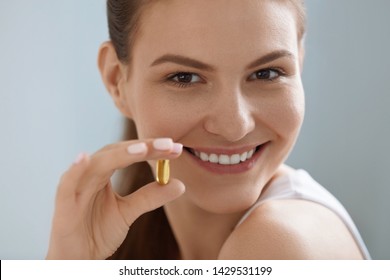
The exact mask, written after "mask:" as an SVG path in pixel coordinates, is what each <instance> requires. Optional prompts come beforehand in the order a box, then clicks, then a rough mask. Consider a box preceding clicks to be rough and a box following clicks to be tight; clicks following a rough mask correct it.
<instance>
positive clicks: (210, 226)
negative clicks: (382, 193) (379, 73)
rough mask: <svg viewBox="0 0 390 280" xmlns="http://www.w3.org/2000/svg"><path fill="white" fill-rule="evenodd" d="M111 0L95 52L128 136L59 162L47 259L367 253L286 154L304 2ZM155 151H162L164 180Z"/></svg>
mask: <svg viewBox="0 0 390 280" xmlns="http://www.w3.org/2000/svg"><path fill="white" fill-rule="evenodd" d="M107 8H108V21H109V32H110V38H111V40H110V41H109V42H106V43H103V44H102V46H101V48H100V52H99V58H98V65H99V69H100V72H101V75H102V79H103V82H104V84H105V86H106V88H107V90H108V92H109V93H110V96H111V97H112V99H113V101H114V103H115V105H116V107H117V108H118V109H119V110H120V112H121V113H122V114H123V115H124V116H125V117H126V119H127V122H126V129H127V130H126V134H125V139H124V140H125V141H123V142H120V143H116V144H112V145H109V146H106V147H104V148H103V149H101V150H99V151H98V152H96V153H95V154H93V155H91V156H88V155H86V154H80V156H79V157H78V158H77V160H76V161H75V163H74V164H73V165H72V166H71V167H70V168H69V170H68V171H66V172H65V173H64V175H63V176H62V178H61V181H60V184H59V187H58V194H57V199H56V210H55V214H54V218H53V226H52V234H51V240H50V246H49V251H48V255H47V258H49V259H52V258H55V259H64V258H69V259H105V258H114V259H115V258H130V259H131V258H133V259H361V258H369V254H368V252H367V250H366V248H365V245H364V243H363V241H362V240H361V237H360V235H359V233H358V231H357V229H356V227H355V226H354V224H353V222H352V220H351V219H350V217H349V215H348V214H347V213H346V212H345V210H344V208H343V207H342V206H341V205H340V204H339V203H338V201H337V200H336V199H335V198H334V197H333V196H332V195H331V194H329V193H328V192H327V191H325V189H324V188H322V187H321V186H320V185H319V184H317V183H316V182H315V181H314V180H313V179H312V178H311V177H310V176H309V175H308V174H307V173H306V172H305V171H303V170H294V169H293V168H291V167H288V166H286V165H285V164H284V161H285V160H286V158H287V156H288V154H289V152H290V151H291V149H292V147H293V145H294V143H295V141H296V139H297V136H298V133H299V130H300V127H301V125H302V121H303V116H304V93H303V87H302V82H301V71H302V64H303V57H304V46H303V37H304V30H305V18H304V7H303V3H302V1H299V0H245V1H233V0H232V1H230V0H216V1H207V0H200V1H191V0H180V1H179V0H172V1H157V0H154V1H153V0H144V1H142V0H139V1H124V0H121V1H112V0H108V1H107ZM157 159H169V160H171V176H172V178H171V179H170V182H169V183H168V184H167V185H165V186H160V185H158V184H157V183H156V182H153V181H154V179H153V172H154V166H155V164H156V160H157ZM145 162H147V163H145ZM123 168H126V169H124V170H125V171H124V173H123V178H122V179H123V180H122V195H123V196H119V195H118V194H117V193H116V192H115V191H114V190H113V188H112V185H111V181H110V178H111V176H112V175H113V173H114V171H115V170H118V169H123ZM144 185H146V186H144ZM155 209H156V210H155ZM152 210H153V211H152ZM149 211H151V212H149ZM146 212H148V213H147V214H145V215H143V214H144V213H146ZM141 215H142V217H140V216H141ZM138 217H140V218H139V219H137V218H138ZM129 229H130V230H129Z"/></svg>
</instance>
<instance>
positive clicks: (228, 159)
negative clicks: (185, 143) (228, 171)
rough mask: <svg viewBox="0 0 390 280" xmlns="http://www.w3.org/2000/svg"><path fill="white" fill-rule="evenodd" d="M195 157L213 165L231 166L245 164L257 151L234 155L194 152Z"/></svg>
mask: <svg viewBox="0 0 390 280" xmlns="http://www.w3.org/2000/svg"><path fill="white" fill-rule="evenodd" d="M193 153H194V154H195V156H197V157H198V158H200V159H201V160H202V161H209V162H211V163H219V164H222V165H231V164H239V163H240V162H244V161H246V160H248V159H250V158H251V157H252V156H253V154H254V153H255V149H252V150H250V151H247V152H244V153H242V154H233V155H230V156H229V155H217V154H210V155H209V154H206V153H204V152H199V151H195V150H193Z"/></svg>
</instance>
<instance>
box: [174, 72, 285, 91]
mask: <svg viewBox="0 0 390 280" xmlns="http://www.w3.org/2000/svg"><path fill="white" fill-rule="evenodd" d="M266 71H268V72H271V71H272V72H275V73H276V75H277V77H275V78H269V79H257V78H255V79H253V80H263V81H265V82H273V81H275V80H277V79H279V78H280V77H285V76H286V73H285V72H284V71H283V70H281V69H280V68H277V67H269V68H265V69H261V70H258V71H255V72H253V73H252V74H251V75H250V76H249V78H248V80H249V81H250V77H251V76H253V75H256V76H257V74H258V73H260V72H266ZM178 75H191V76H192V78H193V77H194V76H197V77H198V79H202V78H201V77H200V76H199V75H198V74H196V73H192V72H175V73H173V74H170V75H169V76H168V77H167V81H168V82H170V83H172V84H173V85H174V86H177V87H179V88H187V87H190V86H193V85H195V84H197V83H199V81H197V82H188V83H184V82H179V81H175V80H173V79H175V78H177V77H178Z"/></svg>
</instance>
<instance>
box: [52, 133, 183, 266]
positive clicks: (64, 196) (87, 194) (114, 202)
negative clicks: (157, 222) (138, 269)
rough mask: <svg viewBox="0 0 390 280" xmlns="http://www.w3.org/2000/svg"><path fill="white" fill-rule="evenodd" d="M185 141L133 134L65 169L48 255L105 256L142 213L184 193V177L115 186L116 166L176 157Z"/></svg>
mask: <svg viewBox="0 0 390 280" xmlns="http://www.w3.org/2000/svg"><path fill="white" fill-rule="evenodd" d="M181 152H182V145H181V144H177V143H173V142H172V140H171V139H166V138H164V139H155V140H146V141H140V140H132V141H125V142H120V143H117V144H112V145H109V146H106V147H104V148H103V149H101V150H99V151H98V152H96V153H95V154H93V155H92V156H88V155H86V154H82V155H81V157H79V158H78V160H77V161H76V162H75V163H74V164H73V165H72V166H71V167H70V168H69V169H68V170H67V171H66V172H65V173H64V174H63V175H62V177H61V180H60V183H59V186H58V190H57V196H56V204H55V212H54V217H53V223H52V231H51V238H50V244H49V250H48V254H47V259H106V258H108V257H110V256H111V255H112V254H113V253H114V252H115V251H116V250H117V248H118V247H119V246H120V245H121V244H122V242H123V241H124V239H125V237H126V235H127V232H128V230H129V227H130V226H131V224H132V223H133V222H134V221H135V220H136V219H137V218H138V217H139V216H140V215H142V214H144V213H146V212H148V211H151V210H153V209H156V208H158V207H160V206H162V205H164V204H166V203H168V202H169V201H171V200H174V199H176V198H177V197H179V196H180V195H181V194H183V193H184V185H183V183H181V182H180V181H179V180H176V179H170V182H169V183H168V184H167V185H164V186H161V185H158V184H157V183H156V182H152V183H150V184H147V185H146V186H143V187H142V188H140V189H139V190H138V191H136V192H134V193H132V194H130V195H128V196H125V197H121V196H119V195H118V194H117V193H115V192H114V190H113V189H112V185H111V176H112V175H113V173H114V172H115V170H117V169H120V168H125V167H127V166H128V165H130V164H133V163H135V162H139V161H146V160H154V159H161V158H164V159H174V158H177V157H178V156H179V155H180V154H181Z"/></svg>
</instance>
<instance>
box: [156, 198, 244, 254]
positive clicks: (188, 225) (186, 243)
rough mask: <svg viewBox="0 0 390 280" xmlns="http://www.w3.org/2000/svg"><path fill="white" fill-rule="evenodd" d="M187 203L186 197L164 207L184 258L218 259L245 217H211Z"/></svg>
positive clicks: (213, 215)
mask: <svg viewBox="0 0 390 280" xmlns="http://www.w3.org/2000/svg"><path fill="white" fill-rule="evenodd" d="M184 196H185V195H184ZM185 199H186V198H185V197H182V198H179V199H178V200H175V201H174V202H172V203H169V204H167V205H165V206H164V209H165V212H166V215H167V217H168V220H169V223H170V225H171V227H172V230H173V233H174V235H175V238H176V240H177V242H178V245H179V249H180V255H181V258H182V259H217V258H218V255H219V252H220V250H221V248H222V246H223V244H224V243H225V241H226V239H227V238H228V237H229V235H230V234H231V232H232V231H233V229H234V227H235V225H236V224H237V222H238V221H239V219H240V218H241V216H242V215H243V213H241V212H240V213H233V214H215V213H210V212H207V211H205V210H203V209H200V208H199V207H197V206H196V205H194V204H192V203H189V202H188V201H185Z"/></svg>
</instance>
